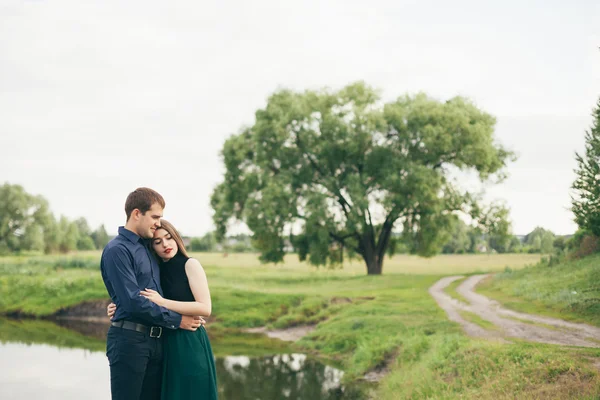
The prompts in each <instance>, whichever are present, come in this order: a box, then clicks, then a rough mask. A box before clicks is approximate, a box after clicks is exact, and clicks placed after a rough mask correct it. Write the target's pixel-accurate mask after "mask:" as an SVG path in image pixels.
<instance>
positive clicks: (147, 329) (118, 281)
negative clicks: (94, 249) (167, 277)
mask: <svg viewBox="0 0 600 400" xmlns="http://www.w3.org/2000/svg"><path fill="white" fill-rule="evenodd" d="M164 207H165V201H164V199H163V198H162V196H161V195H160V194H159V193H157V192H156V191H154V190H152V189H149V188H138V189H136V190H134V191H133V192H132V193H130V194H129V196H128V197H127V200H126V201H125V213H126V215H127V222H126V224H125V226H124V227H123V226H121V227H119V234H118V235H117V237H115V238H114V239H113V240H111V241H110V242H109V243H108V245H106V247H105V248H104V251H103V252H102V259H101V262H100V270H101V271H102V279H103V280H104V285H105V286H106V290H108V294H109V295H110V297H111V299H112V301H113V303H115V304H116V306H117V311H116V313H115V315H114V317H113V318H112V322H111V327H110V328H109V330H108V335H107V339H106V355H107V357H108V361H109V365H110V386H111V393H112V398H113V400H137V399H144V400H153V399H156V400H159V399H160V388H161V378H162V339H161V338H162V334H163V329H178V328H181V329H187V330H190V331H195V330H196V329H198V327H199V326H200V324H201V323H203V322H204V321H203V320H202V319H201V318H200V317H189V316H185V315H183V316H182V315H181V314H178V313H176V312H173V311H169V310H167V309H166V308H164V307H160V306H157V305H156V304H154V303H152V302H151V301H149V300H148V299H147V298H145V297H143V296H140V290H144V289H145V288H148V289H153V290H156V291H157V292H159V293H161V294H162V288H161V286H160V272H159V268H158V262H157V260H156V258H155V257H154V255H153V254H152V252H151V249H150V239H152V236H153V235H154V231H155V230H156V229H157V228H159V227H160V219H161V218H162V215H163V209H164Z"/></svg>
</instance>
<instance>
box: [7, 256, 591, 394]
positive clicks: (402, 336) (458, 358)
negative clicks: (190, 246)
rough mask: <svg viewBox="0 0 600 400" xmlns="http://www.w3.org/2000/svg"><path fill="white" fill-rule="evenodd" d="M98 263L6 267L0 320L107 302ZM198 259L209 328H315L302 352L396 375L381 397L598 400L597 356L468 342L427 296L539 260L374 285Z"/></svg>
mask: <svg viewBox="0 0 600 400" xmlns="http://www.w3.org/2000/svg"><path fill="white" fill-rule="evenodd" d="M98 256H99V255H98V253H86V254H79V255H73V256H70V258H64V257H63V258H60V257H38V258H35V257H34V258H32V259H31V260H29V261H28V260H23V259H22V258H18V257H5V258H0V311H1V312H3V313H6V312H11V311H13V312H14V311H17V310H21V311H26V312H29V313H32V314H36V315H44V314H50V313H52V312H54V311H55V310H56V309H58V308H60V307H66V306H69V305H73V304H77V302H80V301H81V300H84V299H103V298H106V293H105V289H104V286H103V284H102V281H101V279H100V276H99V272H98V261H97V260H98ZM197 257H198V258H199V259H200V261H201V262H202V264H203V265H204V266H205V269H206V272H207V276H208V279H209V284H210V288H211V294H212V297H213V314H214V317H215V318H216V322H215V323H214V325H212V326H211V327H209V329H215V330H221V331H224V332H225V331H227V330H231V329H235V328H242V327H254V326H262V325H269V326H272V327H286V326H293V325H299V324H317V328H316V330H315V331H314V332H313V333H311V334H310V335H308V336H307V337H305V338H303V339H302V340H300V341H298V342H297V343H296V344H294V346H296V347H297V348H298V349H299V350H301V351H304V352H311V353H314V354H318V355H320V356H322V357H326V358H330V359H334V360H337V361H338V362H339V363H340V364H341V365H342V366H343V368H344V370H345V372H346V373H345V380H346V382H353V381H357V380H360V379H361V377H362V376H363V375H364V374H365V373H367V372H370V371H378V370H381V369H386V370H389V372H388V373H387V375H386V377H385V379H383V380H382V381H381V382H380V383H379V384H378V385H376V386H374V387H372V388H371V390H372V391H373V393H372V396H373V397H374V398H377V399H399V398H405V399H460V398H462V399H514V398H519V399H538V398H539V399H552V398H556V399H565V398H577V399H585V398H589V399H592V398H597V397H598V396H599V395H600V377H599V374H598V370H597V369H596V368H595V367H594V366H593V365H592V361H593V360H597V359H598V358H600V350H595V349H576V348H570V349H565V348H560V347H557V346H551V345H540V344H528V343H522V342H517V343H514V344H511V345H503V344H498V343H493V342H487V341H483V340H474V339H471V338H469V337H466V336H465V335H464V334H463V333H462V330H461V329H460V327H459V326H458V325H457V324H455V323H452V322H450V321H449V320H448V319H447V318H446V315H445V313H444V312H443V311H442V310H441V309H440V308H439V307H438V306H437V305H436V304H435V302H434V300H433V299H432V298H431V297H430V296H429V294H428V292H427V289H428V288H429V287H430V286H431V285H432V284H433V283H434V282H435V281H436V280H437V279H439V278H440V277H441V276H442V275H449V274H457V273H467V274H468V273H473V272H488V271H502V270H504V269H505V267H507V266H509V267H510V268H512V269H520V268H522V267H524V266H525V265H527V264H533V263H535V262H536V261H537V260H538V259H539V256H530V255H524V256H521V255H492V256H487V255H486V256H441V257H436V258H433V259H419V258H415V257H409V256H397V257H394V259H392V260H386V264H385V265H384V274H383V275H382V276H366V274H365V268H364V266H363V265H362V264H359V263H358V262H352V263H347V264H346V265H344V267H343V268H341V269H316V268H313V267H308V266H306V265H303V264H301V263H299V262H298V261H297V259H295V260H294V259H290V260H287V259H286V263H285V264H284V265H280V266H263V265H260V264H259V263H258V261H257V260H256V257H255V256H254V255H250V254H241V255H238V254H230V255H228V256H227V257H223V255H222V254H198V255H197ZM61 264H64V265H61ZM76 265H78V266H79V267H76ZM527 270H529V268H528V269H527ZM53 310H54V311H53Z"/></svg>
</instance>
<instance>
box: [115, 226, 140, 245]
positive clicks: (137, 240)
mask: <svg viewBox="0 0 600 400" xmlns="http://www.w3.org/2000/svg"><path fill="white" fill-rule="evenodd" d="M119 235H123V236H125V237H126V238H127V239H129V241H130V242H131V243H144V240H143V239H142V238H141V237H139V236H138V235H137V234H135V233H133V232H132V231H130V230H129V229H127V228H125V227H124V226H120V227H119Z"/></svg>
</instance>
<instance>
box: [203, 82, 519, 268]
mask: <svg viewBox="0 0 600 400" xmlns="http://www.w3.org/2000/svg"><path fill="white" fill-rule="evenodd" d="M494 125H495V118H494V117H493V116H491V115H490V114H487V113H486V112H484V111H482V110H480V109H479V108H478V107H476V106H475V105H474V104H473V103H472V102H470V101H469V100H468V99H465V98H462V97H455V98H452V99H450V100H448V101H445V102H440V101H438V100H435V99H433V98H430V97H428V96H427V95H425V94H417V95H414V96H409V95H405V96H401V97H399V98H397V99H396V100H395V101H392V102H388V103H384V102H383V101H382V100H381V97H380V94H379V92H378V91H377V90H375V89H373V88H371V87H369V86H367V85H365V84H364V83H361V82H359V83H354V84H351V85H348V86H346V87H344V88H343V89H341V90H338V91H330V90H321V91H306V92H303V93H298V92H294V91H291V90H280V91H278V92H276V93H274V94H273V95H272V96H271V97H270V98H269V99H268V103H267V105H266V107H265V108H264V109H261V110H258V111H257V112H256V122H255V123H254V125H253V126H251V127H248V128H245V129H243V130H242V131H241V132H240V133H239V134H236V135H233V136H232V137H230V138H229V139H228V140H227V141H226V142H225V144H224V146H223V149H222V156H223V160H224V163H225V168H226V171H225V177H224V181H223V182H222V183H221V184H220V185H218V186H217V187H216V188H215V190H214V192H213V195H212V199H211V203H212V206H213V208H214V210H215V214H214V222H215V225H216V226H217V233H218V234H219V235H221V236H222V235H224V234H225V233H226V231H227V227H228V224H229V223H230V222H231V221H232V220H236V219H237V220H241V221H244V222H245V223H246V224H247V226H248V227H249V229H250V230H251V231H252V232H253V240H254V245H255V247H256V248H257V249H259V250H260V251H261V260H263V261H266V262H279V261H281V260H282V259H283V256H284V241H285V239H286V238H287V237H290V238H291V242H292V244H293V245H294V247H295V248H296V249H297V251H298V253H299V256H300V258H301V259H305V258H307V259H308V260H309V262H311V263H312V264H315V265H323V264H326V263H328V262H334V263H335V262H339V261H341V257H342V256H343V254H344V253H343V252H344V250H346V251H347V252H349V253H351V254H356V255H359V256H360V257H362V258H363V259H364V261H365V263H366V266H367V271H368V273H369V274H380V273H381V272H382V267H383V259H384V255H385V251H386V249H387V247H388V246H389V243H390V238H391V235H392V230H393V229H394V228H398V229H401V231H402V233H403V240H404V241H405V242H406V243H407V244H408V245H409V247H410V249H411V251H412V252H413V253H416V254H419V255H423V256H431V255H433V254H436V253H437V252H439V251H440V250H441V248H442V246H443V244H444V243H446V242H447V239H448V237H447V231H448V229H449V228H450V227H451V226H452V225H453V224H454V222H455V218H456V213H458V212H464V213H466V214H468V215H469V216H470V217H472V218H473V219H474V220H476V221H479V220H481V221H482V222H483V221H485V224H487V225H486V226H487V228H486V229H494V228H493V227H494V226H500V225H501V224H500V222H499V221H500V220H501V219H502V218H503V217H504V216H505V212H504V209H502V208H497V207H496V208H490V209H485V208H484V207H483V206H482V204H481V200H480V196H479V194H477V193H470V192H468V191H466V190H462V189H461V188H460V187H459V185H457V184H456V182H454V180H453V179H452V171H453V170H454V171H456V170H472V171H475V172H476V173H477V174H478V176H479V178H480V179H481V180H482V181H488V180H491V179H493V178H495V179H496V180H497V181H499V180H501V179H502V178H503V170H504V167H505V166H506V164H507V162H508V161H510V160H512V159H513V158H514V155H513V154H512V153H511V152H510V151H508V150H507V149H505V148H504V147H503V146H501V145H500V144H498V143H496V141H495V137H494Z"/></svg>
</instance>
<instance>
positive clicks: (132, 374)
mask: <svg viewBox="0 0 600 400" xmlns="http://www.w3.org/2000/svg"><path fill="white" fill-rule="evenodd" d="M106 356H107V357H108V363H109V365H110V391H111V394H112V400H138V399H143V400H160V389H161V382H162V364H163V344H162V338H151V337H150V335H149V334H148V333H141V332H136V331H132V330H129V329H123V328H117V327H114V326H111V327H110V328H109V329H108V335H107V337H106Z"/></svg>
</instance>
